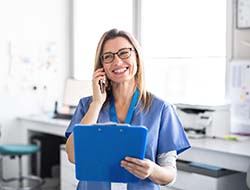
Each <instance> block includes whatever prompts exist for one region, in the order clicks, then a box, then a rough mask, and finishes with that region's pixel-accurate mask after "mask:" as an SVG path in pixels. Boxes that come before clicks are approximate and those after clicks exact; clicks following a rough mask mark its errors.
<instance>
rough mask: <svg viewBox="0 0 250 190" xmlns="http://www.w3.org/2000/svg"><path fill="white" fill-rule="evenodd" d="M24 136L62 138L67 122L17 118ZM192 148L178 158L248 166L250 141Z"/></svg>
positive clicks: (200, 142)
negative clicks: (36, 135)
mask: <svg viewBox="0 0 250 190" xmlns="http://www.w3.org/2000/svg"><path fill="white" fill-rule="evenodd" d="M18 121H19V122H20V124H21V126H22V128H23V130H24V131H23V132H22V134H23V135H25V137H24V138H23V142H24V143H27V142H28V141H29V133H28V132H29V131H35V132H42V133H48V134H53V135H58V136H64V132H65V130H66V128H67V126H68V125H69V121H66V120H59V119H52V118H48V117H47V116H32V117H20V118H18ZM190 143H191V145H192V148H191V149H190V150H188V151H185V152H184V153H182V154H181V155H180V156H179V159H181V160H186V161H195V162H202V163H205V164H211V165H214V166H218V167H222V168H226V169H231V170H236V171H240V172H247V169H248V167H249V165H250V148H249V147H250V140H245V141H226V140H222V139H212V138H205V139H190Z"/></svg>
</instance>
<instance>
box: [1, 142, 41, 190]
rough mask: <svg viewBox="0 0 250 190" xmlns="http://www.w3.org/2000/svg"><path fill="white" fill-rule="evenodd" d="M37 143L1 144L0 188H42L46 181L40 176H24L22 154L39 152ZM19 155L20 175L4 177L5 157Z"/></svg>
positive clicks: (11, 189) (15, 189)
mask: <svg viewBox="0 0 250 190" xmlns="http://www.w3.org/2000/svg"><path fill="white" fill-rule="evenodd" d="M38 151H39V147H38V146H37V145H31V144H28V145H19V144H18V145H14V144H4V145H1V144H0V190H40V189H41V187H42V185H43V183H44V181H43V180H42V179H41V178H40V177H38V176H23V174H22V156H24V155H31V154H34V153H37V152H38ZM5 156H9V157H11V158H14V157H16V156H17V157H18V169H19V170H18V177H15V178H9V179H5V178H4V177H3V157H5Z"/></svg>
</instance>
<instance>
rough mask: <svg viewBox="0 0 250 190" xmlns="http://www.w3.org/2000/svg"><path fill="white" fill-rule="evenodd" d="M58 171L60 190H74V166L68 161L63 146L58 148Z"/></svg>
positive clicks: (75, 180)
mask: <svg viewBox="0 0 250 190" xmlns="http://www.w3.org/2000/svg"><path fill="white" fill-rule="evenodd" d="M60 169H61V172H60V183H61V185H60V186H61V190H76V187H77V183H78V181H77V179H76V178H75V165H74V164H72V163H70V162H69V161H68V157H67V154H66V151H65V145H62V146H61V147H60Z"/></svg>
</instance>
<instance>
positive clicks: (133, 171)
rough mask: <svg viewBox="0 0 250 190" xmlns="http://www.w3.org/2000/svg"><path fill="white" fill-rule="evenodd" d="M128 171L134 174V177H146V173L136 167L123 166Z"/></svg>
mask: <svg viewBox="0 0 250 190" xmlns="http://www.w3.org/2000/svg"><path fill="white" fill-rule="evenodd" d="M125 169H126V170H127V171H128V172H129V173H131V174H133V175H135V176H136V177H138V178H140V179H145V178H146V177H147V175H146V173H142V172H140V171H138V170H136V169H133V168H130V167H127V168H125Z"/></svg>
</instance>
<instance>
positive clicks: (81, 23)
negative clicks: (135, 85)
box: [74, 0, 227, 104]
mask: <svg viewBox="0 0 250 190" xmlns="http://www.w3.org/2000/svg"><path fill="white" fill-rule="evenodd" d="M226 3H227V1H226V0H221V1H217V0H210V1H208V0H188V1H185V0H174V1H171V0H134V1H133V0H129V1H127V0H106V1H98V0H92V1H81V0H76V1H75V2H74V77H75V78H77V79H91V77H92V71H93V64H94V56H95V50H96V46H97V43H98V40H99V39H100V37H101V35H102V33H103V32H104V31H107V30H108V29H111V28H114V27H115V28H119V29H124V30H127V31H129V32H131V33H132V31H135V33H136V35H137V36H136V37H137V38H138V39H140V42H141V45H142V48H143V53H144V60H145V75H146V85H147V88H148V89H149V90H150V91H151V92H153V93H154V94H156V95H158V96H160V97H162V98H164V99H166V100H169V101H172V102H191V103H193V102H194V101H193V100H195V103H199V102H202V103H203V104H204V103H206V102H207V103H211V102H215V101H216V102H217V101H220V100H224V96H225V85H226V82H225V78H226V77H225V75H226V39H227V33H226V27H227V21H226V14H227V4H226ZM133 6H134V7H133ZM133 10H135V11H134V13H135V14H133ZM140 14H141V16H139V15H140ZM156 84H157V85H156Z"/></svg>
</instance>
